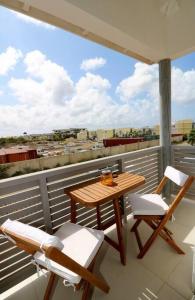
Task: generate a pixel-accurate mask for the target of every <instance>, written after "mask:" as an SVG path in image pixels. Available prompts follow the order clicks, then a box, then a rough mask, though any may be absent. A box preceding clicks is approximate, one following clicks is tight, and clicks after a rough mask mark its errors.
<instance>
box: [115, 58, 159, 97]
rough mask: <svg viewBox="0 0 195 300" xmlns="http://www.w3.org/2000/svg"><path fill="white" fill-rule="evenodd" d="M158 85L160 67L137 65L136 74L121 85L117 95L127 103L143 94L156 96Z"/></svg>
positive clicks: (124, 80)
mask: <svg viewBox="0 0 195 300" xmlns="http://www.w3.org/2000/svg"><path fill="white" fill-rule="evenodd" d="M157 85H158V66H157V65H152V66H149V65H146V64H143V63H136V64H135V70H134V73H133V74H132V75H131V76H129V77H128V78H125V79H123V80H122V81H121V82H120V83H119V85H118V87H117V89H116V93H117V94H118V95H119V96H120V98H121V99H122V100H125V101H127V100H131V99H132V100H133V99H134V98H135V97H137V96H139V95H140V94H141V93H143V92H144V93H147V94H149V95H153V96H154V95H155V94H156V93H155V92H156V90H157Z"/></svg>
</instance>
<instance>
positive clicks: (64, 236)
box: [0, 220, 109, 300]
mask: <svg viewBox="0 0 195 300" xmlns="http://www.w3.org/2000/svg"><path fill="white" fill-rule="evenodd" d="M0 233H3V234H4V235H5V237H7V238H8V239H10V240H11V241H12V242H13V243H15V244H16V246H17V247H18V248H20V249H22V250H24V251H26V252H27V253H29V254H31V255H33V257H34V260H35V263H36V264H38V266H41V267H43V268H45V269H47V270H48V271H50V272H51V275H50V278H49V281H48V285H47V288H46V291H45V295H44V300H49V299H50V298H51V293H52V287H53V285H54V281H55V278H56V276H60V277H62V278H63V279H64V280H65V282H67V283H68V284H69V285H73V286H74V287H75V289H76V290H78V289H80V287H81V286H82V285H83V293H82V300H86V299H87V298H88V296H89V291H90V287H91V286H95V287H97V288H99V289H101V290H102V291H103V292H105V293H108V292H109V286H108V284H107V283H106V282H105V281H104V280H103V279H100V278H99V277H97V276H96V275H94V274H93V273H92V269H93V266H94V263H95V259H96V256H97V253H98V251H99V249H100V247H101V244H102V242H103V240H104V234H103V232H102V231H99V230H94V229H90V228H86V227H82V226H79V225H77V224H72V223H66V224H64V225H63V226H62V227H61V228H60V229H58V231H57V232H56V233H55V234H54V235H49V234H47V233H46V232H43V231H42V230H40V229H38V228H35V227H32V226H29V225H26V224H23V223H21V222H18V221H11V220H7V221H6V222H4V223H3V224H2V225H1V227H0Z"/></svg>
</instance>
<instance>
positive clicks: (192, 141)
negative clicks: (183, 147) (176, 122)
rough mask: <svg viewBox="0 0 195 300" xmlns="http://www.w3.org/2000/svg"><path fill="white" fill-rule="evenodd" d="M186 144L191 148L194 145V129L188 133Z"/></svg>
mask: <svg viewBox="0 0 195 300" xmlns="http://www.w3.org/2000/svg"><path fill="white" fill-rule="evenodd" d="M188 144H190V145H192V146H193V145H194V144H195V129H192V130H191V131H190V134H189V136H188Z"/></svg>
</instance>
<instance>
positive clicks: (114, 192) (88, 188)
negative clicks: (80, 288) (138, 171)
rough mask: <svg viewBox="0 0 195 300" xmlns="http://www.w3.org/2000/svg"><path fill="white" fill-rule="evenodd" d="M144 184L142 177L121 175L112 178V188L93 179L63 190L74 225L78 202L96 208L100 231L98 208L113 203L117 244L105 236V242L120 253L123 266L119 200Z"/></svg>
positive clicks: (123, 256)
mask: <svg viewBox="0 0 195 300" xmlns="http://www.w3.org/2000/svg"><path fill="white" fill-rule="evenodd" d="M144 183H145V178H144V177H143V176H139V175H135V174H129V173H121V174H119V175H118V177H116V178H114V184H113V186H105V185H103V184H102V183H101V182H100V180H99V179H95V180H92V181H88V182H85V183H81V184H77V185H74V186H72V187H70V188H68V189H65V193H66V194H68V195H69V197H70V199H71V222H73V223H76V221H77V216H76V202H78V203H80V204H82V205H84V206H87V207H96V210H97V223H98V229H102V226H101V216H100V210H99V206H100V205H101V204H103V203H106V202H108V201H111V200H112V201H113V207H114V212H115V222H116V228H117V236H118V244H117V243H116V242H115V241H113V240H112V239H110V238H109V237H108V236H106V235H105V240H106V241H107V242H108V243H109V244H110V245H111V246H112V247H114V248H115V249H116V250H118V251H119V252H120V259H121V263H122V264H124V265H125V263H126V255H125V247H124V239H123V232H122V222H121V211H120V205H119V198H120V197H121V196H123V195H124V194H125V193H127V192H129V191H130V190H132V189H134V188H136V187H138V186H140V185H142V184H144Z"/></svg>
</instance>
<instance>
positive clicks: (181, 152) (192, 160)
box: [172, 146, 195, 200]
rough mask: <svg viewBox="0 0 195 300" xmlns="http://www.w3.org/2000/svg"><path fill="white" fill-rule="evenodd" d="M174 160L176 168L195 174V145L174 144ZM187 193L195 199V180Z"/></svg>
mask: <svg viewBox="0 0 195 300" xmlns="http://www.w3.org/2000/svg"><path fill="white" fill-rule="evenodd" d="M172 160H173V165H174V166H175V168H177V169H179V170H181V171H182V172H184V173H186V174H188V175H192V176H195V147H193V146H172ZM186 195H187V196H188V197H189V198H191V199H194V200H195V182H194V183H193V184H192V186H191V188H190V189H189V191H188V193H187V194H186Z"/></svg>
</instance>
